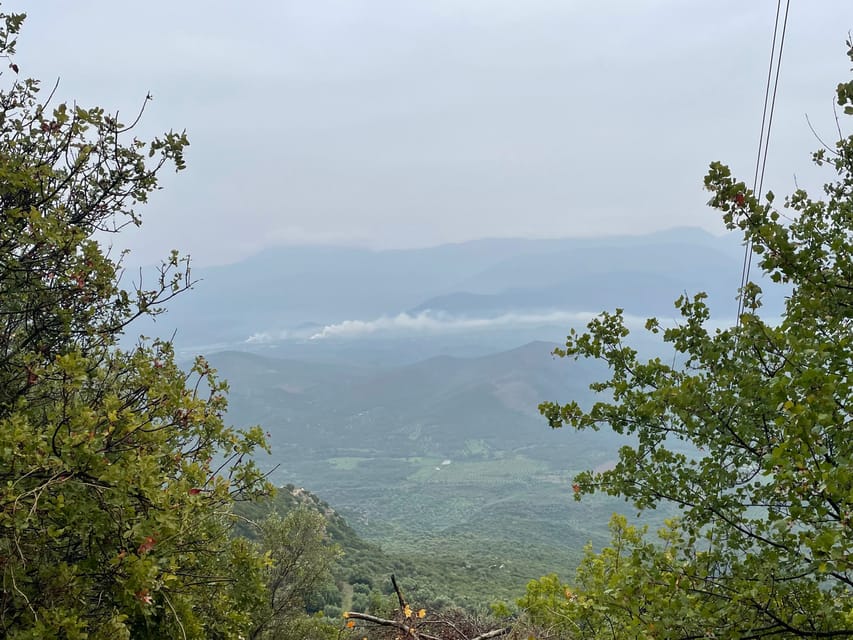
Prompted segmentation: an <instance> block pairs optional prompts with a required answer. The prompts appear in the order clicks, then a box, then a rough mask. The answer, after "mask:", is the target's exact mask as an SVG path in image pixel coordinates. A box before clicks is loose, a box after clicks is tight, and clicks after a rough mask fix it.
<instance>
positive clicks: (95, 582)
mask: <svg viewBox="0 0 853 640" xmlns="http://www.w3.org/2000/svg"><path fill="white" fill-rule="evenodd" d="M23 19H24V16H23V15H13V14H0V56H2V57H3V58H5V59H7V60H9V61H10V64H9V68H8V70H6V71H5V73H4V74H3V76H4V78H3V80H4V81H5V87H4V88H2V89H0V635H2V636H3V637H7V638H16V639H23V638H33V639H35V638H68V639H73V638H90V639H91V638H122V637H124V638H129V637H133V638H217V637H221V638H228V637H237V636H238V635H239V634H241V633H243V632H245V631H246V630H247V629H249V628H250V623H251V621H250V620H249V617H248V613H247V612H249V611H250V610H251V605H252V603H253V602H255V601H256V599H257V597H258V594H259V593H262V589H263V583H262V575H263V574H262V561H261V558H259V557H258V555H257V553H256V552H255V550H254V547H252V546H251V545H249V544H248V543H247V542H245V541H240V540H234V539H232V538H231V536H230V535H229V528H230V520H229V514H230V509H231V505H232V503H233V501H234V499H235V497H238V496H245V495H249V494H252V493H254V492H258V491H264V490H265V489H266V485H265V483H264V481H263V478H262V476H261V474H260V473H259V472H258V470H257V469H256V467H255V466H254V464H253V463H252V461H251V454H252V452H253V451H254V450H255V449H256V448H257V447H259V446H265V445H264V441H263V434H262V433H261V432H260V430H259V429H251V430H248V431H238V430H235V429H232V428H229V427H227V426H226V425H225V424H224V423H223V419H222V416H223V412H224V411H225V408H226V400H225V391H226V386H225V384H224V383H222V382H221V381H219V380H218V379H217V378H216V376H215V372H214V371H213V370H212V369H211V368H210V367H209V366H208V365H207V364H206V363H205V361H204V360H202V359H199V360H197V361H196V363H195V365H194V366H193V367H192V369H191V370H190V371H189V372H184V371H182V370H181V369H180V368H179V367H178V366H177V365H176V363H175V361H174V352H173V350H172V346H171V345H170V344H169V343H167V342H161V341H153V342H151V341H147V342H146V341H143V342H141V343H140V344H139V346H137V347H136V348H134V349H130V350H122V349H120V348H119V346H118V343H117V341H118V339H119V337H120V336H121V334H122V332H123V330H124V328H125V327H126V326H127V325H128V324H129V323H130V322H131V321H132V320H133V319H134V318H137V317H139V316H140V315H146V314H147V315H150V314H154V313H157V312H158V311H159V308H160V307H159V305H160V304H161V303H163V302H164V301H166V300H168V299H169V298H170V297H172V296H173V295H175V294H177V293H178V292H180V291H182V290H183V289H185V288H187V287H188V286H189V284H190V280H189V271H188V263H187V262H186V261H183V260H179V259H178V256H177V254H173V255H172V256H171V257H170V258H169V260H167V261H166V262H165V263H164V264H163V265H162V268H161V270H160V274H159V278H157V279H156V281H155V282H153V283H151V284H150V285H149V286H148V287H144V286H143V285H142V283H139V284H138V286H134V287H132V288H131V289H130V290H126V289H124V288H122V286H121V285H120V282H119V276H120V273H121V266H120V259H115V258H113V257H111V256H110V253H109V251H108V250H106V249H105V248H104V247H103V246H102V245H101V244H99V242H98V241H97V240H96V236H98V234H103V233H106V232H116V231H118V230H120V229H122V228H123V227H125V226H126V225H128V224H132V225H133V224H135V225H138V224H139V223H140V219H139V217H138V214H137V213H136V208H137V206H138V205H141V204H143V203H145V201H146V199H147V197H148V195H149V194H150V193H151V192H152V191H153V190H155V189H156V188H157V176H158V173H159V171H160V170H162V169H163V168H164V167H166V166H170V165H171V166H174V167H175V168H176V169H181V168H183V166H184V159H183V153H184V149H185V147H186V145H187V144H188V143H187V139H186V136H185V135H184V134H183V133H174V132H170V133H168V134H166V135H165V136H163V137H161V138H156V139H154V140H152V141H151V142H144V141H142V140H139V139H137V138H136V137H134V136H133V132H132V129H133V125H130V126H125V125H124V124H122V123H121V122H119V121H118V119H117V117H116V116H112V115H110V114H108V113H106V112H105V111H104V110H103V109H101V108H97V107H95V108H88V109H87V108H83V107H81V106H78V105H70V104H57V105H55V106H53V107H51V106H50V103H51V96H47V98H45V99H42V98H41V94H40V86H39V83H38V82H37V81H36V80H29V79H27V80H25V79H20V78H19V77H18V71H19V70H18V67H17V65H16V64H15V63H14V62H11V56H12V55H13V54H14V51H15V39H16V37H17V34H18V32H19V30H20V27H21V25H22V22H23ZM100 237H103V236H102V235H101V236H100Z"/></svg>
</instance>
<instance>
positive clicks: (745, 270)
mask: <svg viewBox="0 0 853 640" xmlns="http://www.w3.org/2000/svg"><path fill="white" fill-rule="evenodd" d="M790 8H791V0H786V2H785V15H784V17H783V19H782V33H781V36H780V34H779V16H780V14H781V12H782V0H777V2H776V18H775V21H774V24H773V40H772V42H771V45H770V67H769V68H768V70H767V82H766V86H765V89H764V109H763V111H762V114H761V135H760V136H759V139H758V154H757V156H756V159H755V175H754V177H753V181H752V192H753V194H755V195H757V196H758V197H760V196H761V191H762V189H763V187H764V173H765V171H766V169H767V151H768V149H769V147H770V130H771V128H772V126H773V113H774V111H775V109H776V95H777V93H778V90H779V73H780V71H781V68H782V51H783V49H784V47H785V34H786V33H787V30H788V13H789V10H790ZM777 37H779V51H778V54H777V51H776V39H777ZM774 70H775V76H774ZM771 83H772V86H773V91H772V93H771V90H770V87H771ZM768 107H769V108H768ZM765 125H766V126H765ZM751 267H752V243H750V242H747V243H746V248H745V250H744V256H743V266H742V268H741V276H740V293H739V295H738V310H737V320H736V322H737V324H736V326H740V317H741V315H742V314H743V312H744V303H745V301H744V296H743V290H744V287H746V283H747V281H748V280H749V271H750V269H751Z"/></svg>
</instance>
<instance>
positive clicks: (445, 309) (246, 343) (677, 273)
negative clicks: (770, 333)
mask: <svg viewBox="0 0 853 640" xmlns="http://www.w3.org/2000/svg"><path fill="white" fill-rule="evenodd" d="M742 259H743V250H742V247H741V246H740V244H739V242H738V240H737V239H735V238H734V237H733V236H724V237H718V236H714V235H711V234H709V233H706V232H704V231H701V230H698V229H676V230H670V231H666V232H659V233H654V234H650V235H645V236H613V237H602V238H574V239H558V240H512V239H509V240H480V241H474V242H467V243H462V244H452V245H442V246H438V247H433V248H427V249H412V250H392V251H371V250H367V249H355V248H341V247H282V248H278V249H275V250H268V251H265V252H263V253H261V254H259V255H256V256H254V257H252V258H250V259H247V260H245V261H242V262H239V263H236V264H231V265H227V266H219V267H210V268H206V269H200V270H196V271H195V272H194V275H195V276H196V277H198V278H199V281H198V282H197V284H196V285H195V287H194V291H193V292H191V293H187V294H184V295H183V296H179V298H178V299H176V300H175V301H173V303H172V304H171V305H170V307H169V312H168V314H166V315H165V316H161V318H160V319H159V320H158V323H157V325H156V326H155V328H154V329H153V332H154V333H158V334H160V335H171V333H172V331H174V330H177V332H178V333H177V338H178V339H177V342H178V344H179V346H180V347H182V348H183V349H186V350H193V349H195V350H199V349H203V350H215V349H220V350H221V349H224V348H232V349H233V348H237V349H241V350H243V349H249V350H263V351H265V352H272V353H276V354H279V355H288V356H293V357H299V358H302V357H308V358H309V359H314V358H323V357H326V358H328V357H329V354H330V353H331V354H333V355H334V357H335V358H337V357H338V355H339V353H340V352H341V349H342V350H343V351H347V350H350V349H353V348H354V347H353V345H351V344H348V345H341V344H340V342H341V341H352V340H354V339H359V340H365V339H371V340H373V341H374V343H376V342H377V341H379V342H381V341H386V340H390V341H395V340H396V341H398V342H399V341H400V340H403V341H404V342H405V343H406V344H405V345H402V348H403V350H404V351H406V350H408V351H409V352H410V354H409V356H408V360H409V361H414V360H417V359H419V358H420V357H426V356H428V355H430V354H434V353H456V352H457V351H459V350H461V351H459V352H461V353H465V354H468V355H473V354H477V353H480V354H482V353H487V352H489V351H491V350H496V349H505V348H509V347H512V346H517V345H519V344H522V343H523V342H526V341H529V340H535V339H544V340H558V339H559V338H560V336H561V335H565V331H566V329H567V328H568V327H569V326H571V325H573V324H578V323H583V322H585V321H586V320H587V319H588V318H589V317H590V316H591V315H592V314H593V313H597V312H598V311H601V310H603V309H613V308H615V307H617V306H618V307H621V308H623V309H625V312H626V313H627V314H629V315H634V316H637V317H638V318H645V317H646V316H648V315H653V314H654V315H659V316H664V317H667V316H672V315H673V314H674V309H673V301H674V300H675V299H676V298H677V297H678V296H679V295H681V294H682V293H685V292H686V293H689V294H691V295H692V294H693V293H696V292H698V291H706V292H707V293H708V294H709V297H710V300H711V304H712V309H713V310H714V311H715V317H717V318H722V319H726V318H728V319H730V318H731V317H733V316H734V312H735V308H736V303H735V296H736V292H737V288H738V286H739V283H740V273H741V265H742ZM780 301H781V296H780V295H775V297H773V298H772V299H770V297H769V296H768V311H769V312H773V310H774V309H778V308H779V304H780ZM150 332H151V331H149V333H150ZM473 334H476V336H475V337H474V338H473V339H469V338H471V337H472V335H473ZM461 336H462V337H461ZM464 336H467V337H464ZM329 341H335V345H334V346H333V347H330V346H329V345H328V344H326V345H322V344H321V343H324V342H326V343H328V342H329ZM419 342H420V343H424V342H428V343H429V345H430V346H429V347H428V348H417V347H415V346H414V345H416V344H418V343H419ZM438 344H445V345H446V346H445V347H441V348H435V347H436V345H438ZM475 344H478V345H479V347H476V348H475V347H474V346H473V345H475ZM376 346H377V345H376V344H374V345H373V348H372V350H373V351H374V352H376V353H381V352H382V347H379V348H378V349H376V348H375V347H376ZM398 346H401V345H398ZM466 349H468V350H467V351H466ZM356 350H359V351H360V349H356ZM392 350H394V351H396V347H394V348H393V349H392ZM405 359H406V358H403V360H405Z"/></svg>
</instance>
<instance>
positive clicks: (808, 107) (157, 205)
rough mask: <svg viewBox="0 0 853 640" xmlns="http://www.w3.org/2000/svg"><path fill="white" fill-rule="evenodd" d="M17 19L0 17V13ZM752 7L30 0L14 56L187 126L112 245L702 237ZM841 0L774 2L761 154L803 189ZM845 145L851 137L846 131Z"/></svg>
mask: <svg viewBox="0 0 853 640" xmlns="http://www.w3.org/2000/svg"><path fill="white" fill-rule="evenodd" d="M24 4H25V3H17V4H15V3H13V2H7V3H6V4H4V9H5V10H6V11H10V10H16V9H19V8H23V7H22V5H24ZM775 9H776V2H774V1H772V0H728V1H727V0H708V1H706V0H669V1H667V0H618V1H617V0H587V1H586V2H577V1H574V0H279V1H275V2H273V1H267V2H260V1H256V2H242V3H238V2H233V1H232V2H228V3H226V2H221V1H219V0H205V1H204V2H201V1H195V0H171V1H170V2H164V1H162V0H146V2H138V3H124V2H116V1H115V0H89V1H87V0H77V1H76V2H66V1H59V0H39V2H34V3H26V11H27V12H28V14H29V18H28V20H27V23H26V25H25V28H24V32H23V34H22V36H21V38H20V42H19V47H18V56H17V58H16V62H17V63H18V64H19V66H20V67H21V72H22V74H25V75H29V76H32V77H37V78H41V79H42V80H43V81H45V82H52V81H54V80H55V79H56V78H61V88H60V96H61V97H62V98H64V99H74V100H77V101H78V103H80V104H84V105H94V104H98V105H100V106H103V107H105V108H106V109H108V110H119V111H120V112H121V113H122V114H124V115H125V117H126V118H128V119H130V118H131V117H132V114H133V113H134V112H135V110H136V109H137V108H138V106H139V105H140V103H141V102H142V99H143V98H144V96H145V94H146V92H148V91H150V92H151V93H152V94H153V96H154V98H155V100H154V102H153V103H151V104H150V105H149V108H148V110H147V113H146V115H145V119H144V121H143V124H142V125H141V127H140V130H141V131H142V133H144V134H147V135H151V134H154V133H157V132H159V131H162V130H167V129H169V128H175V129H183V128H186V129H187V131H188V133H189V136H190V140H191V145H192V146H191V148H190V153H189V155H188V160H189V165H190V167H189V169H188V170H187V171H185V172H183V173H181V174H178V175H177V176H175V175H174V174H169V175H164V176H163V180H162V183H163V186H164V190H163V191H161V192H160V193H158V194H157V195H156V196H155V197H154V198H153V200H152V202H151V204H150V206H148V207H146V208H145V209H144V210H143V211H142V213H143V218H144V226H143V228H142V229H141V230H139V231H135V232H133V234H134V235H132V237H131V236H127V237H126V238H125V243H126V244H128V245H129V246H130V247H132V249H133V250H134V254H135V257H136V259H137V260H140V261H153V260H155V259H156V258H157V257H159V256H161V255H164V254H165V253H166V252H167V251H168V250H169V249H171V248H173V247H175V248H180V249H181V250H182V251H186V252H189V253H191V254H192V255H193V256H194V258H195V259H196V261H197V262H198V263H201V264H215V263H221V262H228V261H233V260H237V259H239V258H241V257H245V256H247V255H250V254H252V253H255V252H257V251H259V250H261V249H263V248H265V247H268V246H271V245H277V244H294V243H296V244H299V243H336V244H340V243H345V244H356V245H363V246H370V247H377V248H385V247H412V246H426V245H432V244H437V243H441V242H448V241H461V240H467V239H472V238H480V237H506V236H524V237H555V236H576V235H600V234H610V233H639V232H643V231H648V230H655V229H663V228H668V227H674V226H685V225H689V226H701V227H704V228H706V229H710V230H717V231H719V230H720V229H721V225H720V223H719V221H718V216H717V215H716V213H715V212H713V211H711V210H710V209H708V208H707V207H705V206H704V203H705V202H706V201H707V199H708V195H707V193H705V192H703V191H702V188H701V184H702V177H703V175H704V173H705V169H706V167H707V165H708V163H709V162H710V161H711V160H716V159H719V160H723V161H725V162H728V163H729V164H731V165H732V167H733V168H734V169H735V171H736V172H737V173H738V174H740V175H741V176H742V177H743V178H744V179H746V180H747V181H748V182H749V181H751V176H752V170H753V163H754V159H755V153H756V147H757V143H758V135H759V126H760V120H761V108H762V101H763V95H764V80H765V77H766V74H767V65H768V60H769V52H770V39H771V35H772V27H773V18H774V14H775ZM851 29H853V2H850V0H809V1H805V0H793V2H792V9H791V14H790V18H789V26H788V34H787V40H786V44H785V52H784V59H783V65H782V74H781V87H780V93H779V97H778V102H777V112H776V120H775V123H774V129H773V138H772V143H771V148H770V160H769V169H768V171H769V176H770V178H769V181H768V182H769V185H770V186H771V187H772V188H773V189H774V190H776V191H777V193H785V192H788V191H790V190H791V188H792V187H793V184H794V176H795V175H796V176H797V179H798V181H799V183H800V184H801V185H810V184H815V183H816V180H817V179H818V178H819V177H820V174H818V173H816V172H815V171H814V170H812V169H811V168H810V164H809V159H808V154H809V152H810V151H811V150H812V149H813V148H815V147H816V145H817V142H816V140H815V139H814V138H813V136H812V134H811V132H810V131H809V129H808V126H807V124H806V121H805V117H804V116H805V114H808V115H809V117H810V118H811V120H812V123H813V124H814V125H815V127H816V128H817V129H818V130H819V132H820V133H821V134H823V135H825V136H826V137H828V138H832V134H833V131H834V119H833V112H832V98H833V93H832V92H833V88H834V87H835V85H836V84H837V83H838V82H839V81H841V80H845V79H847V78H848V77H849V75H850V70H849V67H850V64H849V61H848V60H847V58H846V56H845V52H846V47H845V46H844V41H845V39H846V38H847V36H848V31H849V30H851ZM848 131H849V127H848Z"/></svg>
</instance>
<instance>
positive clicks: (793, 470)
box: [526, 43, 853, 638]
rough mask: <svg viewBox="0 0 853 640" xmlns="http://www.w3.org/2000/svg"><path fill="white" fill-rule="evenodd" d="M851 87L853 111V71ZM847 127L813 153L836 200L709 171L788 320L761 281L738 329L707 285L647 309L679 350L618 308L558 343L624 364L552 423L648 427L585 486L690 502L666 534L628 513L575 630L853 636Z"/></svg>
mask: <svg viewBox="0 0 853 640" xmlns="http://www.w3.org/2000/svg"><path fill="white" fill-rule="evenodd" d="M849 44H850V46H851V50H850V52H849V55H850V57H851V61H853V43H849ZM837 99H838V104H839V105H840V106H841V107H842V109H843V111H844V113H845V114H847V115H853V82H847V83H842V84H840V85H839V86H838V89H837ZM840 137H841V139H839V140H838V141H837V142H836V143H835V145H834V147H826V148H824V149H821V150H820V151H818V152H817V153H816V154H815V155H814V160H815V162H816V163H817V164H818V165H819V166H823V167H828V168H829V169H831V170H832V172H833V173H834V176H833V177H832V179H831V181H830V182H828V183H827V184H826V185H825V186H824V190H823V191H824V192H823V194H822V196H821V198H813V197H812V196H810V195H809V194H808V193H807V192H806V191H804V190H802V189H798V190H797V191H795V192H794V193H793V194H792V195H791V196H790V197H788V198H786V199H785V201H784V205H783V207H782V208H781V209H780V208H777V207H776V206H775V202H774V198H773V194H772V193H768V194H766V197H765V198H761V197H760V194H754V193H752V192H751V191H750V190H749V189H748V188H747V187H746V185H745V184H744V183H743V182H738V181H736V180H735V179H734V178H733V177H732V176H731V173H730V171H729V169H728V168H727V167H725V166H723V165H722V164H719V163H714V164H712V165H711V169H710V172H709V173H708V175H707V177H706V179H705V185H706V187H707V188H708V189H709V190H710V191H711V192H712V194H713V198H712V200H711V204H712V206H714V207H716V208H717V209H719V210H720V211H721V212H722V214H723V217H724V220H725V222H726V224H727V226H728V227H729V229H732V230H735V229H738V230H740V231H741V232H742V233H743V234H744V237H745V240H746V242H748V243H749V244H750V245H751V246H752V249H753V251H754V252H755V253H756V254H757V256H758V258H759V263H760V267H761V269H762V271H763V272H764V274H766V276H767V277H768V278H769V279H770V280H772V281H773V282H775V283H781V284H783V285H786V286H789V287H790V290H791V293H790V297H789V298H788V299H787V303H786V307H785V311H784V314H783V316H782V318H781V320H779V321H778V322H769V321H767V320H764V319H762V317H761V314H760V311H761V309H760V306H761V289H760V287H759V286H757V285H756V284H754V283H750V284H748V285H747V286H746V287H745V288H744V290H743V291H742V295H743V296H744V301H745V303H746V304H745V312H744V313H743V314H742V315H741V317H740V318H739V322H738V323H737V325H736V326H734V327H729V328H725V329H716V330H714V329H712V328H710V322H709V320H710V317H711V316H710V310H709V309H708V307H707V306H706V304H705V302H704V300H705V297H704V295H701V294H700V295H697V296H695V297H693V298H692V299H688V298H686V297H684V298H681V299H680V300H679V301H678V302H677V304H676V306H677V308H678V309H679V311H680V314H681V319H680V322H679V323H678V324H677V326H675V327H670V328H664V327H663V326H662V325H661V324H660V323H659V322H658V321H657V320H655V319H651V320H649V321H648V323H647V329H648V330H649V331H651V332H652V333H655V334H658V335H661V336H662V338H663V340H664V342H665V343H668V344H670V345H671V346H672V348H673V349H674V351H675V353H676V359H677V361H680V362H681V364H680V365H678V366H676V364H675V361H674V362H672V363H667V362H663V361H662V360H660V359H653V360H644V359H641V358H640V357H639V356H638V354H637V352H636V351H635V350H634V349H633V348H631V347H630V346H629V344H628V343H627V338H628V336H629V331H628V329H627V327H626V326H625V323H624V320H623V316H622V313H621V311H620V310H616V312H615V313H604V314H602V315H601V316H600V317H598V318H597V319H595V320H594V321H592V322H591V323H590V324H589V325H588V330H587V331H586V332H584V333H576V332H572V333H571V335H569V336H568V338H567V340H566V345H565V347H564V348H561V349H558V350H557V353H558V354H559V355H560V356H566V357H572V358H596V359H600V360H603V361H604V362H605V363H606V364H607V365H609V369H610V378H609V379H608V380H606V381H603V382H598V383H595V384H593V385H592V386H591V388H592V389H593V390H594V391H596V392H599V393H600V394H602V397H603V398H604V399H602V400H601V401H599V402H597V403H595V404H594V405H593V406H592V407H591V408H588V409H584V408H581V407H580V406H579V405H578V404H577V403H575V402H570V403H568V404H557V403H544V404H543V405H542V406H541V407H540V409H541V411H542V413H543V414H544V415H545V416H546V417H547V418H548V421H549V423H550V425H551V426H552V427H555V428H556V427H561V426H564V425H569V426H571V427H574V428H576V429H599V428H602V427H604V428H611V429H613V430H614V431H616V432H618V433H621V434H630V435H632V436H634V437H635V441H636V444H635V445H634V446H626V447H623V448H622V449H621V450H620V453H619V461H618V463H617V464H616V465H615V467H614V468H613V469H611V470H608V471H603V472H601V473H593V472H587V473H583V474H581V475H580V476H579V477H578V478H577V479H576V485H575V488H576V492H577V497H578V498H580V496H581V495H583V494H587V493H592V492H595V491H604V492H606V493H608V494H611V495H619V496H623V497H625V498H626V499H629V500H631V501H632V502H633V503H634V504H635V505H636V506H637V507H639V508H654V507H655V506H656V505H658V504H660V503H662V502H667V503H674V504H675V505H677V506H678V507H679V509H680V517H679V519H678V520H677V521H675V522H673V523H671V526H669V527H668V528H667V529H665V530H664V531H663V532H662V534H661V535H662V536H663V540H662V542H663V545H662V546H661V545H650V544H647V543H645V542H644V541H643V540H642V539H641V538H640V537H639V532H637V531H635V530H633V529H630V528H627V527H626V525H625V523H624V522H621V523H619V522H617V523H616V525H617V526H616V527H615V533H614V546H613V547H612V548H610V549H608V550H605V551H604V552H603V553H602V554H601V555H598V556H596V555H594V554H592V555H588V557H587V559H586V560H585V562H584V564H583V565H582V567H581V570H580V574H579V586H580V587H581V589H580V592H579V593H578V594H577V595H576V596H575V595H573V596H572V597H568V596H566V597H564V598H563V605H562V609H561V610H562V611H563V613H564V614H567V615H563V617H562V618H563V619H564V620H568V619H571V620H572V621H573V623H576V624H573V625H570V626H572V627H573V633H577V634H580V635H590V636H596V637H598V636H606V637H623V636H625V635H631V636H637V637H644V636H648V637H657V636H662V637H700V636H702V637H706V636H707V637H741V638H760V637H783V636H784V637H834V636H849V635H853V598H851V588H853V534H851V517H853V464H851V462H853V460H851V455H853V437H851V435H852V434H853V424H852V423H851V415H850V411H851V406H853V405H852V404H851V399H853V398H851V394H853V331H851V318H853V136H850V137H843V136H840ZM771 286H775V285H771ZM617 543H618V544H617ZM616 549H618V551H617V550H616ZM552 591H553V589H552ZM528 595H530V594H528ZM558 595H559V594H558ZM574 597H577V598H578V599H577V600H574V599H573V598H574ZM535 603H536V598H534V599H533V600H530V601H529V602H527V603H526V604H527V605H528V608H529V609H530V610H531V611H536V610H537V609H536V607H535V606H533V605H535ZM566 603H569V604H566ZM578 603H581V604H584V605H585V606H586V609H583V607H581V606H580V605H579V604H578ZM566 607H569V609H568V610H567V609H566ZM591 610H595V611H597V613H596V615H595V616H590V615H586V614H584V613H583V611H587V612H588V611H591ZM568 614H570V615H568ZM556 619H557V618H555V619H554V620H556ZM566 628H568V627H566Z"/></svg>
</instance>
